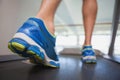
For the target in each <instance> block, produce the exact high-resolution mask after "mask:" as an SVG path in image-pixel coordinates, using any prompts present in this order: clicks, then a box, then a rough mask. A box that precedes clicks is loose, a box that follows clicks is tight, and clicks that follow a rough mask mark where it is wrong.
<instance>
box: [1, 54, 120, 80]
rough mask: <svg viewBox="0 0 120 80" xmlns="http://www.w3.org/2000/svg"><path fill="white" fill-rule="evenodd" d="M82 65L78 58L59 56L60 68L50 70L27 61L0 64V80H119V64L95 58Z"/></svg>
mask: <svg viewBox="0 0 120 80" xmlns="http://www.w3.org/2000/svg"><path fill="white" fill-rule="evenodd" d="M97 60H98V61H97V64H83V63H82V62H81V60H80V56H69V55H62V56H60V63H61V67H60V68H59V69H52V68H47V67H43V66H37V65H34V64H30V63H29V62H28V61H27V60H20V61H12V62H5V63H0V80H120V64H117V63H114V62H112V61H109V60H106V59H104V58H102V57H97Z"/></svg>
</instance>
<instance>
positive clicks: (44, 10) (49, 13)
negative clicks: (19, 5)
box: [36, 0, 61, 35]
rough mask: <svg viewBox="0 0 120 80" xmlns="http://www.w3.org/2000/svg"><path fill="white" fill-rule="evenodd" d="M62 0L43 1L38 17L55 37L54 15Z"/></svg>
mask: <svg viewBox="0 0 120 80" xmlns="http://www.w3.org/2000/svg"><path fill="white" fill-rule="evenodd" d="M60 2H61V0H43V1H42V4H41V6H40V10H39V12H38V14H37V15H36V17H37V18H40V19H42V20H43V21H44V23H45V25H46V27H47V29H48V30H49V32H50V33H51V34H53V35H54V32H55V29H54V15H55V12H56V9H57V7H58V5H59V3H60Z"/></svg>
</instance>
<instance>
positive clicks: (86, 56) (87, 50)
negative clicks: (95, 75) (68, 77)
mask: <svg viewBox="0 0 120 80" xmlns="http://www.w3.org/2000/svg"><path fill="white" fill-rule="evenodd" d="M82 61H83V62H84V63H96V62H97V61H96V55H95V52H94V50H93V48H92V46H83V49H82Z"/></svg>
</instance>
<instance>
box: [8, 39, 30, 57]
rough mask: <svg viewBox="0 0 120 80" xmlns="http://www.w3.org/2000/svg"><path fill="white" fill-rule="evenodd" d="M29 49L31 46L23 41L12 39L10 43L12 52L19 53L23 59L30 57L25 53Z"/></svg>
mask: <svg viewBox="0 0 120 80" xmlns="http://www.w3.org/2000/svg"><path fill="white" fill-rule="evenodd" d="M28 47H29V44H28V43H27V42H25V41H24V40H21V39H12V40H11V41H10V42H9V43H8V48H9V49H10V50H11V51H12V52H14V53H17V54H18V55H20V56H22V57H29V55H27V54H26V53H25V52H26V50H27V48H28Z"/></svg>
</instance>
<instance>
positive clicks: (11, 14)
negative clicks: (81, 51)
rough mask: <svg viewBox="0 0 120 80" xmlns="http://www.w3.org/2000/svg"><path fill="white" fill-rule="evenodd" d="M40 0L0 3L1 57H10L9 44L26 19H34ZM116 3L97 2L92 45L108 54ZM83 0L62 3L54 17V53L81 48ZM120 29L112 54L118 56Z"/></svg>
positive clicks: (12, 0)
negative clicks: (55, 51) (55, 37)
mask: <svg viewBox="0 0 120 80" xmlns="http://www.w3.org/2000/svg"><path fill="white" fill-rule="evenodd" d="M41 1H42V0H0V56H2V55H11V54H12V52H11V51H10V50H9V49H8V48H7V44H8V41H9V40H10V39H11V38H12V37H13V35H14V34H15V32H16V31H17V29H18V28H19V27H20V26H21V25H22V23H23V22H24V21H26V20H27V19H28V18H29V17H34V16H35V15H36V14H37V12H38V10H39V7H40V4H41ZM114 2H115V0H98V15H97V20H96V24H95V28H94V32H93V38H92V44H93V47H94V49H98V50H100V51H101V52H103V53H104V54H108V49H109V45H110V38H111V27H112V25H111V24H112V18H113V10H114ZM81 8H82V0H62V2H61V4H60V6H59V8H58V10H57V12H56V15H55V26H56V27H55V29H56V32H55V33H56V36H57V42H56V45H57V46H56V47H57V51H58V52H59V51H61V50H63V49H64V48H80V47H81V46H82V44H83V41H84V29H83V22H82V13H81V11H82V10H81ZM119 40H120V27H119V30H118V32H117V37H116V41H115V50H114V51H115V52H114V53H115V54H117V55H119V54H120V53H119V52H120V49H119V48H120V44H118V43H120V41H119Z"/></svg>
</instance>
